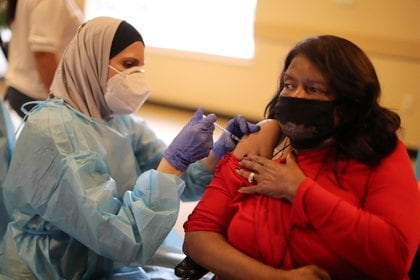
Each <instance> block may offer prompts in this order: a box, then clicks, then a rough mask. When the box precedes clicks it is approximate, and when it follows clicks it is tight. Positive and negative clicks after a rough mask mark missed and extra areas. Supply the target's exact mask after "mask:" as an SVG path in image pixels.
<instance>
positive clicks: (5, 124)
mask: <svg viewBox="0 0 420 280" xmlns="http://www.w3.org/2000/svg"><path fill="white" fill-rule="evenodd" d="M14 147H15V129H14V127H13V123H12V120H11V119H10V115H9V112H8V110H7V108H6V106H4V103H3V101H1V100H0V240H2V237H3V234H4V231H5V229H6V225H7V220H8V218H7V214H6V210H5V209H4V204H3V194H2V192H1V189H2V185H3V181H4V179H5V178H6V174H7V171H8V169H9V164H10V160H11V158H12V153H13V150H14ZM0 251H1V249H0ZM0 254H1V252H0Z"/></svg>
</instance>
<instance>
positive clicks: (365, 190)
mask: <svg viewBox="0 0 420 280" xmlns="http://www.w3.org/2000/svg"><path fill="white" fill-rule="evenodd" d="M380 93H381V89H380V83H379V80H378V77H377V75H376V71H375V69H374V66H373V65H372V63H371V61H370V60H369V58H368V56H367V55H366V54H365V53H364V52H363V51H362V50H361V49H360V48H359V47H358V46H356V45H355V44H353V43H352V42H350V41H348V40H346V39H344V38H340V37H337V36H331V35H325V36H315V37H310V38H307V39H304V40H302V41H301V42H299V43H297V45H296V46H294V47H293V48H292V49H291V50H290V52H289V53H288V55H287V57H286V60H285V64H284V68H283V70H282V72H281V75H280V82H279V87H278V90H277V92H276V93H275V95H274V97H273V98H272V100H271V101H270V102H269V104H268V105H267V108H266V116H267V118H271V119H276V120H278V121H279V128H278V129H277V130H273V128H269V129H270V130H272V131H273V132H272V133H274V136H272V137H271V138H270V137H267V136H264V130H265V128H264V127H262V128H261V131H260V132H258V133H261V134H262V136H261V137H260V136H259V135H258V134H252V135H250V136H249V137H247V138H244V139H243V140H241V142H239V144H238V145H237V147H236V149H235V150H234V151H233V153H228V154H227V155H226V156H225V157H224V158H222V159H221V161H220V162H219V165H218V167H217V169H216V170H217V172H216V173H215V175H214V179H213V180H212V182H211V183H210V185H209V186H208V187H207V188H206V191H205V193H204V195H203V197H202V199H201V200H200V202H199V203H198V205H197V206H196V208H195V209H194V211H193V213H192V214H191V215H190V216H189V218H188V220H187V221H186V223H185V224H184V228H185V231H186V233H185V241H184V252H185V253H186V254H187V255H188V256H189V257H190V258H191V259H193V260H194V261H195V262H196V263H198V264H199V265H201V266H202V267H204V268H207V269H209V270H210V271H212V272H214V273H215V274H216V275H219V276H220V277H221V278H222V279H302V278H303V276H302V273H303V272H308V270H307V268H308V267H307V266H308V265H316V266H319V267H321V268H323V269H325V270H326V271H327V272H328V273H329V275H330V276H331V278H332V279H394V280H396V279H408V271H409V269H410V266H411V264H412V260H413V258H414V255H415V252H416V250H417V247H418V245H419V242H420V223H419V220H420V219H419V218H420V194H419V191H418V187H417V183H416V179H415V176H414V172H413V167H412V163H411V161H410V158H409V156H408V153H407V150H406V148H405V146H404V145H403V143H402V142H401V140H399V139H398V134H397V132H398V130H399V128H400V118H399V116H398V115H397V114H396V113H394V112H392V111H390V110H388V109H386V108H384V107H382V106H381V105H380V104H379V98H380ZM273 139H274V140H273ZM277 139H278V141H277ZM274 142H275V143H277V144H274V145H273V143H274ZM261 145H265V146H268V147H269V148H270V150H271V153H265V156H262V155H257V154H256V153H255V147H258V146H261ZM216 202H217V203H216ZM298 268H301V269H306V270H305V271H302V270H300V271H299V269H298ZM299 273H300V274H299ZM298 276H299V277H301V278H297V277H298ZM312 276H313V275H312Z"/></svg>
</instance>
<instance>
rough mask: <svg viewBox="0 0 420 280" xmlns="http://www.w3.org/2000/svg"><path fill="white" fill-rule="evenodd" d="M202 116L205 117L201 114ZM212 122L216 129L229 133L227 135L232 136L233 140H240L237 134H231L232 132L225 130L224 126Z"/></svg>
mask: <svg viewBox="0 0 420 280" xmlns="http://www.w3.org/2000/svg"><path fill="white" fill-rule="evenodd" d="M203 118H206V115H203ZM213 124H214V126H215V127H217V128H218V129H220V130H222V131H223V132H224V133H226V134H227V135H229V137H230V138H232V139H233V140H235V141H237V142H239V140H241V139H240V138H239V137H238V136H236V135H235V134H233V133H232V132H230V131H229V130H227V129H226V128H224V127H223V126H221V125H220V124H218V123H217V122H214V123H213Z"/></svg>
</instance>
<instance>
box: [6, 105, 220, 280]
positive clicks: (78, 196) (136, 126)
mask: <svg viewBox="0 0 420 280" xmlns="http://www.w3.org/2000/svg"><path fill="white" fill-rule="evenodd" d="M164 148H165V145H164V143H163V142H162V141H160V140H158V139H157V138H156V136H155V134H154V133H153V132H152V130H151V129H150V128H148V127H147V125H146V124H145V122H144V121H143V120H141V119H139V118H135V117H134V116H116V117H114V118H113V119H112V120H110V121H108V122H105V121H103V120H98V119H93V118H88V117H86V116H85V115H83V114H81V113H79V112H77V111H75V110H73V109H72V108H70V107H69V106H67V105H65V104H64V103H63V101H61V100H48V101H45V102H42V103H40V105H38V107H37V108H36V109H35V110H34V111H33V112H31V114H30V116H29V118H28V119H27V121H26V123H25V126H24V128H23V129H22V131H21V134H20V136H19V138H18V140H17V142H16V149H15V152H14V157H13V159H12V162H11V166H10V170H9V173H8V175H7V177H6V181H5V183H4V191H3V193H4V198H5V204H6V208H7V210H8V213H9V215H10V216H11V222H10V223H9V224H8V227H7V231H6V234H5V237H4V238H5V240H4V241H5V242H3V246H4V247H3V249H4V250H3V256H2V259H1V260H0V261H1V262H0V267H1V270H2V273H3V274H5V275H8V276H9V277H12V278H16V279H21V278H24V277H28V278H33V277H34V276H35V277H36V278H38V279H61V277H62V278H65V279H87V278H90V279H92V278H95V277H96V276H97V275H104V274H107V273H109V272H110V271H109V269H110V267H112V262H118V263H122V264H125V265H130V266H137V265H142V264H144V263H146V262H147V261H148V260H149V259H150V257H151V256H152V255H153V254H154V252H155V251H156V249H157V248H158V247H159V245H160V244H161V243H162V241H163V240H164V239H165V237H166V236H167V234H168V233H169V231H170V230H171V228H172V227H173V225H174V224H175V222H176V219H177V215H178V211H179V202H180V201H179V197H180V195H181V193H183V198H184V199H186V200H189V199H192V200H194V199H197V198H198V197H199V196H200V195H201V194H202V192H203V191H204V187H205V186H206V185H207V184H208V183H209V181H210V180H211V177H212V173H210V172H208V171H207V170H206V168H205V167H204V164H203V163H202V162H197V163H195V164H192V165H191V166H190V167H189V168H188V169H187V170H186V172H185V175H184V176H183V179H184V180H182V179H181V178H179V177H177V176H174V175H170V174H163V173H159V172H157V171H155V170H152V169H151V168H155V167H156V166H157V164H158V163H159V161H160V159H161V155H162V151H163V149H164ZM185 186H186V191H185V192H183V190H184V187H185Z"/></svg>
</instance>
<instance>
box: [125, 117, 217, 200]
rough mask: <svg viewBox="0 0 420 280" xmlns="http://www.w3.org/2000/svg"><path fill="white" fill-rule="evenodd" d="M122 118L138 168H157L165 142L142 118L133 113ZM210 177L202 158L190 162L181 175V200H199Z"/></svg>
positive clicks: (143, 169)
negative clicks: (182, 190) (182, 185)
mask: <svg viewBox="0 0 420 280" xmlns="http://www.w3.org/2000/svg"><path fill="white" fill-rule="evenodd" d="M124 118H125V123H126V126H127V128H128V129H127V131H128V133H129V134H130V138H131V139H132V144H133V149H134V151H135V156H136V159H137V162H138V164H139V166H140V170H142V171H145V170H148V169H152V168H153V169H155V168H157V166H158V165H159V162H160V160H161V159H162V153H163V150H164V149H165V148H166V144H165V143H164V142H163V141H162V140H160V139H158V138H157V137H156V134H155V132H154V131H153V130H152V129H151V128H150V127H149V126H148V125H147V123H146V122H145V121H144V120H143V119H141V118H139V117H137V116H133V115H130V116H124ZM212 178H213V172H212V171H209V170H208V169H207V168H206V167H205V165H204V160H199V161H197V162H195V163H192V164H190V165H189V166H188V168H187V170H186V171H185V172H184V174H183V175H182V179H183V180H184V182H185V189H184V192H183V193H182V195H181V199H182V200H183V201H196V200H199V199H200V198H201V196H202V195H203V193H204V190H205V188H206V186H207V185H208V184H209V183H210V181H211V179H212Z"/></svg>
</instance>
